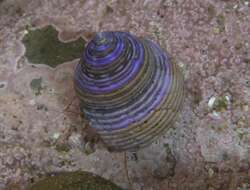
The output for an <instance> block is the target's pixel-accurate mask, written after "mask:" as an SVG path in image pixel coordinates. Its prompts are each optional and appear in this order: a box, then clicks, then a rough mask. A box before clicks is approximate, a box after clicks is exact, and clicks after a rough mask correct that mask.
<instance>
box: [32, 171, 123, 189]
mask: <svg viewBox="0 0 250 190" xmlns="http://www.w3.org/2000/svg"><path fill="white" fill-rule="evenodd" d="M28 190H122V189H121V188H119V187H118V186H117V185H115V184H114V183H112V182H110V181H108V180H106V179H104V178H102V177H100V176H98V175H95V174H92V173H89V172H83V171H77V172H61V173H59V174H56V175H54V176H50V177H46V178H44V179H43V180H41V181H38V182H37V183H35V184H34V185H32V186H31V187H30V188H28Z"/></svg>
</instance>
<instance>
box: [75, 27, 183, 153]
mask: <svg viewBox="0 0 250 190" xmlns="http://www.w3.org/2000/svg"><path fill="white" fill-rule="evenodd" d="M183 84H184V83H183V76H182V74H181V72H180V70H179V69H178V67H177V65H176V64H174V63H171V62H170V59H169V57H168V56H167V54H166V53H165V52H164V51H163V50H162V49H161V48H160V47H159V46H158V45H156V44H155V43H154V42H152V41H150V40H148V39H145V38H138V37H135V36H133V35H131V34H130V33H127V32H100V33H97V34H96V36H95V37H94V39H93V40H91V41H90V42H89V43H88V45H87V47H86V49H85V51H84V53H83V56H82V59H81V61H80V63H79V64H78V65H77V66H76V69H75V89H76V92H77V94H78V96H79V98H80V101H81V111H82V112H83V113H84V115H85V117H86V119H87V120H88V121H89V125H90V126H91V127H93V128H94V129H95V130H96V131H97V133H98V134H99V135H100V137H101V139H102V140H103V142H104V143H105V144H106V146H107V147H108V149H109V150H111V151H126V150H130V151H136V150H137V149H139V148H141V147H145V146H147V145H149V144H151V143H152V142H153V141H155V140H156V139H157V138H158V137H159V136H161V135H162V134H164V132H165V131H166V130H167V129H168V128H169V127H171V125H172V124H173V121H174V118H175V117H176V115H177V112H178V111H179V110H180V108H181V105H182V102H183V98H184V85H183Z"/></svg>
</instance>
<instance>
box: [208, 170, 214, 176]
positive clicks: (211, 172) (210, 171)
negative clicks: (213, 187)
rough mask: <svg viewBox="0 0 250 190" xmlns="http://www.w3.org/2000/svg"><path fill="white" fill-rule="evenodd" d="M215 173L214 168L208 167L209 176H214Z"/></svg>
mask: <svg viewBox="0 0 250 190" xmlns="http://www.w3.org/2000/svg"><path fill="white" fill-rule="evenodd" d="M213 175H214V170H213V169H212V168H209V169H208V177H209V178H212V177H213Z"/></svg>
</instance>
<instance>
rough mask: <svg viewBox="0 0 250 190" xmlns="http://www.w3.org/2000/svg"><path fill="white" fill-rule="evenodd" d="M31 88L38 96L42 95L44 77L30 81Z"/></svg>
mask: <svg viewBox="0 0 250 190" xmlns="http://www.w3.org/2000/svg"><path fill="white" fill-rule="evenodd" d="M30 88H31V89H32V91H33V92H34V93H35V95H36V96H39V95H41V94H42V93H41V91H42V90H43V87H42V77H40V78H35V79H33V80H32V81H31V82H30Z"/></svg>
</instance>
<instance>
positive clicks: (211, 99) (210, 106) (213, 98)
mask: <svg viewBox="0 0 250 190" xmlns="http://www.w3.org/2000/svg"><path fill="white" fill-rule="evenodd" d="M215 100H216V97H214V96H212V97H211V98H210V99H209V101H208V107H209V108H213V106H214V102H215Z"/></svg>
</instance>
